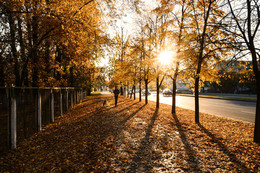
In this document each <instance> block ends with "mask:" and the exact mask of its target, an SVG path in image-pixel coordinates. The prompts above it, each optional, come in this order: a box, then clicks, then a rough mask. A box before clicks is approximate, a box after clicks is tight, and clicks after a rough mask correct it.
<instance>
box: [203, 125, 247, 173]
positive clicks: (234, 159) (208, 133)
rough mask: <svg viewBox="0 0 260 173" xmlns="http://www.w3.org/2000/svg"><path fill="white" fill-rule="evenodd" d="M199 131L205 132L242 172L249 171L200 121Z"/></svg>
mask: <svg viewBox="0 0 260 173" xmlns="http://www.w3.org/2000/svg"><path fill="white" fill-rule="evenodd" d="M198 126H199V127H200V129H201V131H203V132H204V133H206V134H207V135H208V136H209V137H210V138H211V142H214V143H216V144H217V145H218V147H219V149H220V150H222V151H223V152H224V153H225V154H226V155H227V156H228V157H229V159H230V161H231V162H233V163H234V164H236V165H237V167H238V168H239V169H241V171H242V172H250V170H249V169H248V168H247V167H246V165H245V164H244V163H242V162H241V161H240V160H238V159H237V157H236V155H235V154H233V153H232V152H231V151H229V149H228V147H226V146H225V145H224V144H223V143H222V142H221V141H220V140H219V139H218V138H217V137H215V135H214V134H212V133H211V132H210V131H208V130H207V129H206V128H205V127H204V126H203V125H202V124H201V123H198Z"/></svg>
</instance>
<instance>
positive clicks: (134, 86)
mask: <svg viewBox="0 0 260 173" xmlns="http://www.w3.org/2000/svg"><path fill="white" fill-rule="evenodd" d="M133 88H134V100H135V99H136V97H135V85H134V87H133Z"/></svg>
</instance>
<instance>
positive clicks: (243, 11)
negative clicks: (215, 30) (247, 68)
mask: <svg viewBox="0 0 260 173" xmlns="http://www.w3.org/2000/svg"><path fill="white" fill-rule="evenodd" d="M227 5H228V7H229V10H230V17H231V20H230V21H229V22H230V23H229V25H228V30H229V33H230V34H234V35H235V36H236V37H235V38H236V43H237V44H236V45H235V46H236V48H237V54H238V56H251V58H252V69H253V72H254V75H255V81H256V87H257V103H256V115H255V130H254V141H255V142H260V68H259V63H260V52H259V48H258V47H259V41H260V40H259V31H260V30H259V26H260V3H259V1H256V0H244V1H242V2H241V1H234V0H227Z"/></svg>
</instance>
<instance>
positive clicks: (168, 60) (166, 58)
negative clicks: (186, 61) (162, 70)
mask: <svg viewBox="0 0 260 173" xmlns="http://www.w3.org/2000/svg"><path fill="white" fill-rule="evenodd" d="M173 58H174V53H173V52H172V51H163V52H161V53H160V55H159V62H160V63H161V65H170V64H172V62H173Z"/></svg>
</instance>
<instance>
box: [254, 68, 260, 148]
mask: <svg viewBox="0 0 260 173" xmlns="http://www.w3.org/2000/svg"><path fill="white" fill-rule="evenodd" d="M256 83H257V102H256V114H255V130H254V142H257V143H260V72H259V71H258V75H257V76H256Z"/></svg>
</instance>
